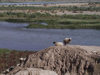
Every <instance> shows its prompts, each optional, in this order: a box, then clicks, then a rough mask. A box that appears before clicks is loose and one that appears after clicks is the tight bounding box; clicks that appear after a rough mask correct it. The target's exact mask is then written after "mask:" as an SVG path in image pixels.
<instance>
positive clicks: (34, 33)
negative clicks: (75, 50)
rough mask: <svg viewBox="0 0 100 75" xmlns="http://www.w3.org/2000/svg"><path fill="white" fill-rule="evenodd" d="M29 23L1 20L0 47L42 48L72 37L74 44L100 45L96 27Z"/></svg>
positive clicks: (99, 34)
mask: <svg viewBox="0 0 100 75" xmlns="http://www.w3.org/2000/svg"><path fill="white" fill-rule="evenodd" d="M27 25H28V24H27V23H11V22H5V21H1V22H0V48H8V49H15V50H41V49H44V48H47V47H49V46H53V44H52V42H53V41H62V40H63V39H64V38H65V37H71V38H72V42H71V43H70V44H74V45H95V46H100V30H94V29H73V30H72V29H26V28H25V26H27Z"/></svg>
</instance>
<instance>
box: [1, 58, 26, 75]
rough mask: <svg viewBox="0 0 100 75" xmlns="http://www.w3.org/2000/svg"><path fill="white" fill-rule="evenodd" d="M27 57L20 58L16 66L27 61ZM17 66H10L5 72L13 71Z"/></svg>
mask: <svg viewBox="0 0 100 75" xmlns="http://www.w3.org/2000/svg"><path fill="white" fill-rule="evenodd" d="M25 60H26V58H19V61H20V63H19V64H17V65H16V66H22V65H23V64H24V62H25ZM14 68H15V66H11V67H10V68H8V69H6V70H5V71H3V74H7V73H9V72H10V71H12V70H13V69H14Z"/></svg>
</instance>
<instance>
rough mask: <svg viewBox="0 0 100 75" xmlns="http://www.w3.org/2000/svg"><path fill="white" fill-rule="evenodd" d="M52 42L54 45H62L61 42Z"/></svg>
mask: <svg viewBox="0 0 100 75" xmlns="http://www.w3.org/2000/svg"><path fill="white" fill-rule="evenodd" d="M53 44H54V45H55V46H63V45H64V44H63V43H62V42H53Z"/></svg>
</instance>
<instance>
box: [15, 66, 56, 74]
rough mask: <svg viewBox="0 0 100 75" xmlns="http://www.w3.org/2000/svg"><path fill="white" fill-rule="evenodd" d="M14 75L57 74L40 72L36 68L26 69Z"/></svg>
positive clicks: (47, 71)
mask: <svg viewBox="0 0 100 75" xmlns="http://www.w3.org/2000/svg"><path fill="white" fill-rule="evenodd" d="M15 75H57V73H55V72H53V71H49V70H42V69H37V68H27V69H24V70H21V71H19V72H18V73H16V74H15Z"/></svg>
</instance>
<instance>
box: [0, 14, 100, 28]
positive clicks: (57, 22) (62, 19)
mask: <svg viewBox="0 0 100 75" xmlns="http://www.w3.org/2000/svg"><path fill="white" fill-rule="evenodd" d="M0 20H5V21H8V22H28V23H29V25H28V26H27V27H26V28H48V29H49V28H52V29H67V28H69V29H80V28H81V29H82V28H85V29H86V28H89V29H100V21H99V20H100V15H81V14H79V15H50V14H49V13H45V14H41V13H31V14H30V13H29V14H27V13H12V12H7V13H0ZM44 23H45V24H46V25H45V24H44Z"/></svg>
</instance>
